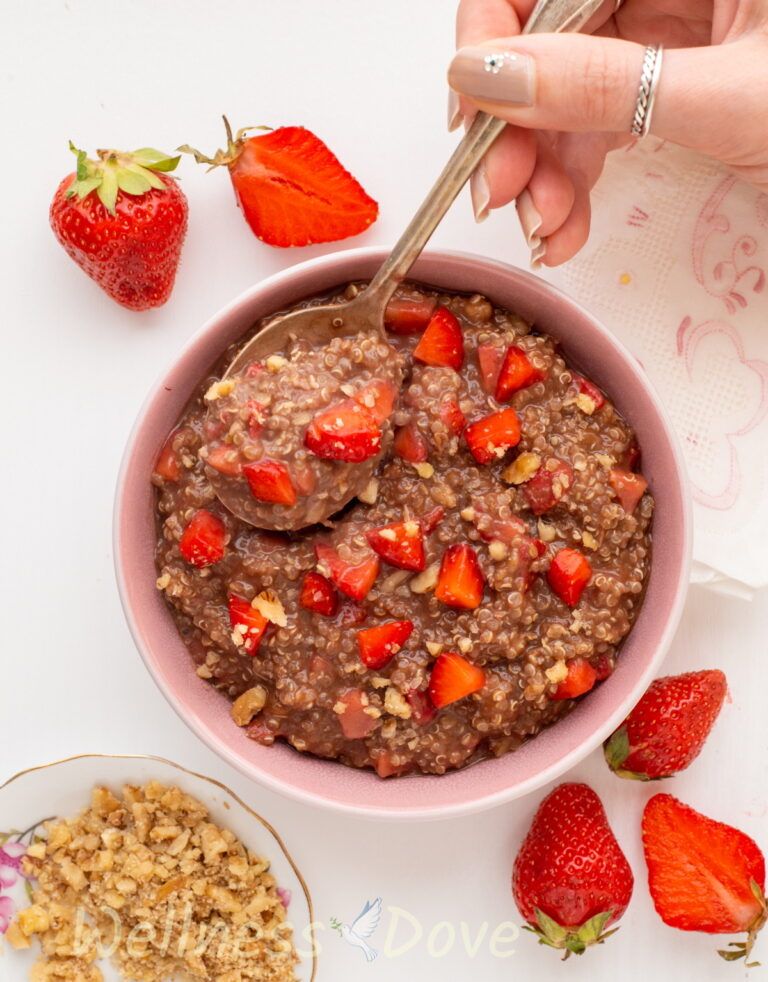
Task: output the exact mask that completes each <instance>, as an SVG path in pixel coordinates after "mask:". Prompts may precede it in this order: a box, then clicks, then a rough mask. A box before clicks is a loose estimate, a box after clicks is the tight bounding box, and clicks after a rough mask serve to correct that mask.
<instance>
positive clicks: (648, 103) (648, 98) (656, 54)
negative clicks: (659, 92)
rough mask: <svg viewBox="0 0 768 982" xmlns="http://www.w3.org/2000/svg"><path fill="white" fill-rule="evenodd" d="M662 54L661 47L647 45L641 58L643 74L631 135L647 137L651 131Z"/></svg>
mask: <svg viewBox="0 0 768 982" xmlns="http://www.w3.org/2000/svg"><path fill="white" fill-rule="evenodd" d="M663 54H664V49H663V48H662V46H661V45H660V44H659V45H656V44H649V45H648V47H647V48H646V49H645V57H644V58H643V72H642V75H641V76H640V85H639V87H638V90H637V105H636V106H635V115H634V117H633V119H632V130H631V132H632V135H633V136H639V137H643V136H647V135H648V133H649V131H650V129H651V117H652V116H653V104H654V102H655V101H656V89H657V88H658V85H659V78H660V77H661V62H662V57H663Z"/></svg>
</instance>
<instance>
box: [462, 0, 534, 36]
mask: <svg viewBox="0 0 768 982" xmlns="http://www.w3.org/2000/svg"><path fill="white" fill-rule="evenodd" d="M534 3H535V0H461V2H460V3H459V9H458V12H457V14H456V47H457V48H463V47H465V46H467V45H469V44H479V43H480V42H482V41H490V39H491V38H501V37H513V36H514V35H515V34H519V33H520V28H521V25H522V24H524V23H525V22H526V20H527V19H528V15H529V14H530V12H531V11H532V10H533V7H534Z"/></svg>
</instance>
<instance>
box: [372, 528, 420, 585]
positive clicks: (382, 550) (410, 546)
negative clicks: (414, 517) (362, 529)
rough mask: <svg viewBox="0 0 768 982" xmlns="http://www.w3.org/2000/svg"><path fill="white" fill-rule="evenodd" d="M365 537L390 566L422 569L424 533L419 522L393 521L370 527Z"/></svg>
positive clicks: (417, 570) (418, 570)
mask: <svg viewBox="0 0 768 982" xmlns="http://www.w3.org/2000/svg"><path fill="white" fill-rule="evenodd" d="M366 538H367V539H368V543H369V545H370V547H371V549H373V551H374V552H375V553H378V555H379V556H381V558H382V559H383V560H384V562H385V563H389V564H390V566H397V567H398V569H409V570H412V571H413V572H415V573H418V572H421V570H423V569H424V565H425V557H424V534H423V532H422V528H421V525H420V523H419V522H414V521H410V522H393V523H392V524H391V525H384V526H382V528H378V529H372V530H371V531H370V532H367V533H366Z"/></svg>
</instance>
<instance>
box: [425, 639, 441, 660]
mask: <svg viewBox="0 0 768 982" xmlns="http://www.w3.org/2000/svg"><path fill="white" fill-rule="evenodd" d="M444 647H445V645H444V644H440V643H439V642H438V641H427V643H426V648H427V651H428V652H429V653H430V655H432V657H433V658H437V656H438V655H439V654H440V652H441V651H442V650H443V648H444Z"/></svg>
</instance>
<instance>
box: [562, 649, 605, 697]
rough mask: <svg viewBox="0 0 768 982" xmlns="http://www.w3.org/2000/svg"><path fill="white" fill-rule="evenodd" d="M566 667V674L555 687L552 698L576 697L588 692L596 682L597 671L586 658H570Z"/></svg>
mask: <svg viewBox="0 0 768 982" xmlns="http://www.w3.org/2000/svg"><path fill="white" fill-rule="evenodd" d="M567 667H568V675H567V676H566V677H565V678H564V679H563V681H562V682H560V683H559V685H558V686H557V688H556V689H555V693H554V695H553V696H552V698H553V699H576V698H577V696H583V695H584V693H585V692H589V690H590V689H592V688H593V687H594V685H595V682H597V671H596V670H595V669H594V668H593V667H592V665H590V663H589V662H588V661H587V660H586V658H572V659H571V660H570V661H569V662H568V666H567Z"/></svg>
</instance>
